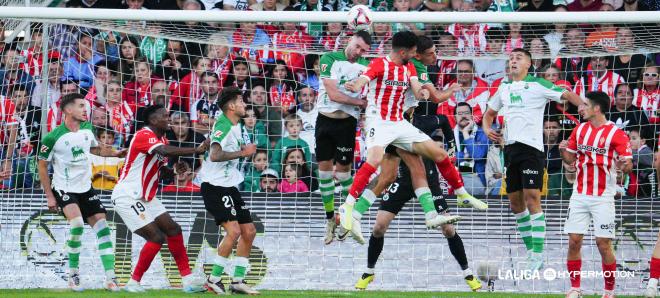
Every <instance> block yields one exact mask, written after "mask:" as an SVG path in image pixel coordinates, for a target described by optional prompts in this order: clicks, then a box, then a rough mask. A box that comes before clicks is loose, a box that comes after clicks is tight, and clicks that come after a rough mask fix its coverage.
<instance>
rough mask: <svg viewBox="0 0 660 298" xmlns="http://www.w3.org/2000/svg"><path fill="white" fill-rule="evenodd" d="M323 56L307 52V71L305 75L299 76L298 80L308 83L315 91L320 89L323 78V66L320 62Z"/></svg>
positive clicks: (304, 83)
mask: <svg viewBox="0 0 660 298" xmlns="http://www.w3.org/2000/svg"><path fill="white" fill-rule="evenodd" d="M320 61H321V57H319V55H316V54H307V55H305V69H306V71H305V73H304V77H301V76H299V79H298V81H299V82H302V84H303V85H307V86H309V87H311V88H312V89H314V91H316V92H318V91H319V81H320V78H321V68H320V66H319V63H320Z"/></svg>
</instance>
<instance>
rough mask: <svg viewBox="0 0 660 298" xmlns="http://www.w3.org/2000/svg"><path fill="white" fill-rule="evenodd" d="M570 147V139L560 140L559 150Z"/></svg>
mask: <svg viewBox="0 0 660 298" xmlns="http://www.w3.org/2000/svg"><path fill="white" fill-rule="evenodd" d="M566 148H568V140H563V141H561V142H559V150H566Z"/></svg>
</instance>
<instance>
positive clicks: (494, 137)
mask: <svg viewBox="0 0 660 298" xmlns="http://www.w3.org/2000/svg"><path fill="white" fill-rule="evenodd" d="M484 132H485V133H486V135H487V136H488V138H489V139H490V140H491V141H493V142H495V143H498V144H499V143H500V142H501V140H502V134H500V133H499V132H496V131H495V130H493V129H492V128H486V129H485V131H484Z"/></svg>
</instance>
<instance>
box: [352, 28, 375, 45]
mask: <svg viewBox="0 0 660 298" xmlns="http://www.w3.org/2000/svg"><path fill="white" fill-rule="evenodd" d="M353 36H355V37H359V38H362V41H364V43H366V44H367V45H368V46H371V43H372V42H373V41H372V39H371V34H369V32H367V31H366V30H358V31H357V32H355V33H353Z"/></svg>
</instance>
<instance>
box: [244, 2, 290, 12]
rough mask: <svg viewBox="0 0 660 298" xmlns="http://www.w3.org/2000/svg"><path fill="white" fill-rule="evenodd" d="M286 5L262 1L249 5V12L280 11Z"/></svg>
mask: <svg viewBox="0 0 660 298" xmlns="http://www.w3.org/2000/svg"><path fill="white" fill-rule="evenodd" d="M284 8H286V5H284V4H281V3H279V2H277V0H263V1H262V2H260V3H259V2H257V3H254V4H252V5H250V10H254V11H282V10H284Z"/></svg>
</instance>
